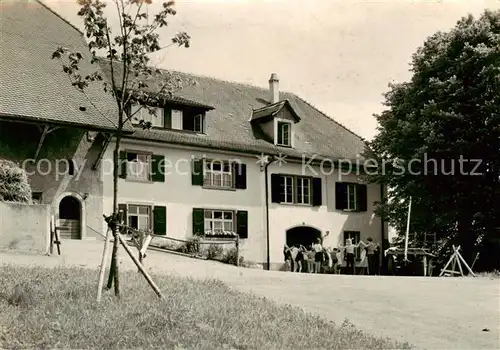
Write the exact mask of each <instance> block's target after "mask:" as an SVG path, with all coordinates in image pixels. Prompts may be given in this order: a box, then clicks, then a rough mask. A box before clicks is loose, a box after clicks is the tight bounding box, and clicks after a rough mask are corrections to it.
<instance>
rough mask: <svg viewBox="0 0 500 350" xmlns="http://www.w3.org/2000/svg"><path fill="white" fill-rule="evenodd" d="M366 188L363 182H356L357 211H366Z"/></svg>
mask: <svg viewBox="0 0 500 350" xmlns="http://www.w3.org/2000/svg"><path fill="white" fill-rule="evenodd" d="M366 190H367V188H366V185H364V184H358V185H357V188H356V193H357V198H356V201H357V203H356V206H357V208H356V209H357V211H367V210H368V208H367V205H368V199H367V191H366Z"/></svg>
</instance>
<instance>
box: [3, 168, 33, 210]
mask: <svg viewBox="0 0 500 350" xmlns="http://www.w3.org/2000/svg"><path fill="white" fill-rule="evenodd" d="M0 202H16V203H24V204H31V186H30V184H29V181H28V176H27V174H26V171H25V170H24V169H22V168H21V167H19V166H18V165H17V164H15V163H14V162H11V161H9V160H5V159H0Z"/></svg>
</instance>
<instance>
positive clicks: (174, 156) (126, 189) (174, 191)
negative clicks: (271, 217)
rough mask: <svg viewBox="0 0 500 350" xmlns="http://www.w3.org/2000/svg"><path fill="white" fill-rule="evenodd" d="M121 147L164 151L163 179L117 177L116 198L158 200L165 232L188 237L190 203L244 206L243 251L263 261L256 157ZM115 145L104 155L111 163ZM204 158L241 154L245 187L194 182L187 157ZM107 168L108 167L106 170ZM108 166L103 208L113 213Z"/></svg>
mask: <svg viewBox="0 0 500 350" xmlns="http://www.w3.org/2000/svg"><path fill="white" fill-rule="evenodd" d="M121 149H122V150H138V151H146V152H151V153H153V154H162V155H164V156H165V159H166V160H165V164H166V169H165V174H166V175H165V182H141V181H135V180H131V179H119V185H118V186H119V190H118V191H119V192H118V193H119V194H118V197H119V200H118V202H119V203H124V204H139V205H140V204H143V205H161V206H165V207H166V217H167V219H166V222H167V230H166V231H167V232H166V235H167V237H172V238H178V239H186V238H188V237H191V236H192V231H193V222H192V215H193V208H205V209H226V210H244V211H247V212H248V238H247V239H241V241H240V244H241V246H240V247H241V254H242V255H243V256H244V258H245V259H247V260H250V261H256V262H262V261H264V256H265V248H266V246H265V243H266V241H265V234H264V226H263V222H264V221H263V212H262V206H261V203H262V198H261V192H262V188H263V187H261V184H260V181H259V179H260V177H261V176H263V175H261V171H260V166H259V165H257V164H256V161H257V158H256V157H252V156H247V157H242V156H241V155H238V154H236V153H234V154H231V153H229V154H224V153H215V152H210V151H206V152H205V151H196V150H192V149H191V150H189V149H182V148H181V149H175V148H172V146H168V148H167V146H166V145H164V144H163V145H162V144H156V145H155V144H153V143H151V144H149V145H147V144H145V143H144V142H141V143H138V142H134V141H128V140H127V141H123V142H122V147H121ZM112 153H113V150H112V148H111V147H110V148H109V149H108V150H107V151H106V154H105V156H104V159H107V160H108V161H106V162H105V163H109V164H111V161H110V160H111V159H112ZM203 156H205V157H207V158H211V159H220V160H236V159H239V160H241V161H242V162H243V163H245V164H246V172H247V188H246V189H234V190H223V189H209V188H204V187H202V186H195V185H192V182H191V164H190V162H191V160H192V159H193V158H201V157H203ZM105 168H108V169H105ZM110 168H111V167H110V166H109V165H108V166H106V165H104V166H103V172H104V173H103V179H104V208H105V211H106V212H111V211H112V207H113V192H112V189H113V178H112V172H111V171H110Z"/></svg>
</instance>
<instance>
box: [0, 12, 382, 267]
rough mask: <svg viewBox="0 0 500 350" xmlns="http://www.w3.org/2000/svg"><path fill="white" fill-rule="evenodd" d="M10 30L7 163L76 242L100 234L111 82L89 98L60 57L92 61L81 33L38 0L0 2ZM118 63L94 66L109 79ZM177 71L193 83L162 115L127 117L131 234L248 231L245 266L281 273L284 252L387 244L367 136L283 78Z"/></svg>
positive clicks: (5, 45)
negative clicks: (19, 167) (261, 83)
mask: <svg viewBox="0 0 500 350" xmlns="http://www.w3.org/2000/svg"><path fill="white" fill-rule="evenodd" d="M0 20H1V31H2V32H1V35H0V40H1V47H0V55H1V60H2V66H1V67H0V77H1V80H2V84H0V157H2V158H7V159H10V160H15V161H17V162H19V163H20V164H23V167H25V169H27V171H28V172H29V174H30V182H31V185H32V188H33V191H34V192H33V193H34V197H35V198H36V199H38V200H39V201H40V202H43V203H45V204H50V205H51V206H52V208H53V213H54V215H55V216H56V218H58V219H59V220H60V224H61V225H62V226H64V227H65V228H66V230H65V234H64V237H65V238H66V239H96V238H100V237H102V235H103V234H104V233H105V232H106V231H105V230H106V226H105V223H104V221H103V220H102V214H103V213H106V214H109V213H111V212H112V203H113V201H112V198H113V176H112V168H111V165H112V159H113V148H114V139H113V129H114V126H113V124H114V123H113V120H116V115H117V112H116V108H115V105H116V103H115V102H114V101H113V99H112V98H111V96H110V95H109V94H106V93H104V92H103V91H102V88H101V86H100V85H96V86H94V87H93V88H92V89H91V90H89V91H88V93H87V96H88V98H87V96H85V95H83V94H81V93H80V92H78V91H77V90H76V89H74V88H73V87H72V86H71V84H70V83H69V81H68V79H67V76H66V75H65V74H64V73H63V72H62V69H61V65H60V62H58V61H57V60H52V59H51V55H52V52H53V51H54V50H55V49H56V48H57V47H58V46H66V47H71V48H74V49H75V48H77V49H78V50H79V51H80V52H82V53H84V55H85V54H86V55H89V52H88V50H87V48H86V43H85V40H84V37H83V35H82V33H81V32H79V30H78V29H76V28H75V27H73V26H72V25H70V24H69V23H67V22H66V21H64V20H63V19H61V18H60V17H59V16H57V14H55V13H54V12H52V11H51V10H50V9H48V8H47V7H45V6H44V5H42V4H40V3H38V2H28V3H9V4H8V5H7V4H5V3H2V15H1V17H0ZM109 67H110V66H109V62H108V61H107V60H105V59H101V60H100V61H99V64H98V65H97V64H96V65H90V63H85V64H84V66H83V67H82V69H84V70H85V71H88V72H89V73H92V72H93V71H95V70H99V71H100V72H102V74H103V75H104V77H105V78H107V79H110V77H111V72H110V69H109ZM174 73H175V74H176V75H178V76H179V77H180V78H181V79H182V80H185V81H194V82H195V84H192V85H187V86H185V87H184V88H183V89H182V90H181V91H179V92H177V93H175V95H174V96H173V97H171V98H168V99H165V100H164V101H163V102H162V103H161V104H159V105H156V106H150V107H151V108H154V109H155V113H154V114H150V113H148V111H147V110H146V109H142V110H141V111H138V109H136V108H138V107H132V108H131V110H129V111H128V113H132V114H134V113H135V114H134V117H133V118H132V119H131V123H130V125H128V126H127V128H126V135H125V136H124V138H123V140H122V143H121V148H120V158H121V166H120V178H119V185H118V186H119V192H118V198H119V203H120V205H119V208H120V210H122V212H123V213H124V217H125V219H126V222H127V224H128V225H130V226H134V227H137V228H139V229H151V230H153V231H154V233H155V234H156V235H165V236H168V237H172V238H177V239H187V238H189V237H193V236H194V235H199V236H201V237H202V238H203V239H205V240H210V239H215V238H217V239H220V238H223V237H225V236H231V235H234V234H237V235H239V237H240V242H241V251H242V255H243V256H244V257H245V259H247V260H251V261H254V262H257V263H261V264H263V265H264V266H265V268H270V269H277V268H279V267H280V266H281V265H282V264H283V246H284V244H288V245H292V244H304V245H309V244H311V243H312V242H313V241H314V240H316V239H317V238H322V239H323V243H324V245H326V246H333V247H335V246H337V245H338V244H344V242H345V239H346V238H349V237H350V238H354V240H355V241H358V240H360V239H365V240H366V238H367V237H372V238H373V239H374V240H375V241H377V242H380V243H382V242H383V240H384V239H386V232H387V230H386V227H385V225H384V224H383V222H382V221H381V219H380V218H378V217H376V216H375V215H374V202H376V201H379V200H380V198H381V187H380V186H379V185H376V184H365V183H363V182H362V179H361V176H360V175H361V174H362V166H359V164H360V163H361V164H362V162H363V160H364V158H363V157H362V154H363V153H364V151H365V147H366V145H365V142H364V141H363V140H362V139H361V138H360V137H359V136H357V135H355V134H354V133H353V132H351V131H350V130H348V129H346V128H345V127H343V126H342V125H340V124H338V123H337V122H335V121H334V120H333V119H331V118H329V117H328V116H326V115H325V114H324V113H322V112H321V111H319V110H318V109H316V108H315V107H313V106H312V105H311V104H309V103H308V102H306V101H304V100H303V99H301V98H300V97H298V96H296V95H294V94H292V93H287V92H282V91H280V89H279V78H278V76H277V74H275V73H272V74H270V73H269V74H270V78H269V81H268V83H269V85H268V88H260V87H254V86H249V85H244V84H239V83H234V82H227V81H222V80H218V79H214V78H209V77H200V76H194V75H191V74H186V73H179V72H174ZM115 74H116V72H115ZM103 116H105V117H103ZM140 120H147V121H149V122H151V125H152V128H151V129H149V130H144V129H143V128H142V127H141V126H140V125H139V122H140ZM61 160H65V161H61ZM61 167H63V169H61ZM348 167H350V168H351V171H348V169H347V168H348ZM44 170H45V171H44Z"/></svg>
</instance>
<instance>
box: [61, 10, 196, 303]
mask: <svg viewBox="0 0 500 350" xmlns="http://www.w3.org/2000/svg"><path fill="white" fill-rule="evenodd" d="M112 2H113V3H114V5H115V7H116V14H117V15H118V19H119V29H118V28H117V29H118V30H117V32H116V33H113V31H112V28H111V26H110V24H109V21H108V18H107V17H106V15H105V13H104V9H105V8H106V4H105V3H104V2H103V1H101V0H77V3H78V5H79V6H80V10H79V11H78V15H79V16H80V17H82V19H83V22H84V27H85V29H84V32H85V35H86V37H87V41H88V48H89V50H90V52H91V55H92V57H90V60H91V63H92V64H99V60H100V58H99V55H101V56H104V57H106V58H107V64H109V68H110V71H111V77H110V79H107V80H105V79H103V77H102V76H101V74H100V72H99V70H98V69H96V71H95V72H93V73H91V74H88V75H87V74H84V73H82V72H81V70H80V69H79V66H80V62H81V61H82V60H84V59H86V58H85V57H84V56H83V54H82V53H80V52H73V51H71V50H70V49H68V48H64V47H59V48H57V49H56V50H55V52H54V53H53V55H52V58H53V59H60V60H61V61H62V69H63V72H64V73H66V74H67V75H68V77H69V79H70V81H71V84H72V85H73V86H74V87H75V88H76V89H78V90H79V91H80V92H81V93H82V94H83V95H85V96H86V98H87V100H88V101H89V103H90V104H91V105H92V106H93V107H94V108H96V109H98V108H97V107H96V105H95V104H94V103H93V102H92V101H91V99H90V98H89V96H88V95H87V94H86V89H87V88H88V87H89V85H90V84H93V83H100V84H102V88H103V91H104V92H105V93H110V94H111V95H112V96H113V99H114V100H115V101H116V104H117V111H118V116H117V118H116V116H115V117H111V118H110V117H109V116H106V115H104V114H103V113H102V112H100V111H99V112H100V114H101V115H102V117H103V118H106V119H107V120H109V121H110V122H112V123H113V125H114V126H115V130H114V131H113V135H112V136H113V137H114V139H115V145H114V151H113V213H112V215H111V217H110V219H111V220H108V225H109V228H110V229H109V230H108V234H109V231H110V230H111V231H112V234H113V237H114V242H113V252H112V258H111V265H110V270H109V278H108V285H107V288H108V289H111V287H112V285H113V284H114V291H115V295H116V296H117V297H119V296H120V284H119V275H118V264H117V254H118V244H119V239H121V237H118V236H119V232H118V228H117V225H116V224H117V223H118V219H119V218H118V200H117V197H118V175H119V168H120V164H119V151H120V142H121V140H122V137H123V134H124V128H125V127H126V126H127V125H128V124H127V123H129V122H130V120H131V118H132V117H134V116H135V114H137V113H138V112H140V111H141V109H143V108H145V109H147V110H148V111H149V113H150V114H154V113H155V110H154V109H152V108H150V107H149V106H154V105H157V104H161V102H162V101H163V100H164V99H165V98H168V97H169V96H171V95H172V94H173V93H174V92H177V91H179V90H180V89H181V88H182V86H183V84H185V83H186V82H183V81H182V80H181V79H179V78H178V77H175V76H174V75H173V74H172V73H170V72H165V71H161V70H160V69H157V68H152V67H151V66H150V65H149V63H150V58H149V55H150V54H151V53H154V52H158V51H160V50H162V49H164V48H166V47H168V46H171V45H177V46H179V47H186V48H187V47H189V39H190V37H189V36H188V35H187V34H186V33H185V32H180V33H177V34H176V35H175V36H174V37H173V38H172V42H171V44H170V45H167V46H164V47H161V46H160V37H159V34H158V33H157V31H158V29H159V28H162V27H165V26H167V18H168V16H173V15H175V14H176V11H175V9H174V8H173V6H174V1H169V2H165V3H163V4H162V7H161V10H160V11H159V12H158V13H156V14H155V15H150V14H148V12H149V11H148V5H150V4H152V0H112ZM150 19H152V20H150ZM152 82H154V83H152ZM153 84H154V85H155V86H152V85H153ZM132 104H138V105H139V106H140V108H138V109H137V110H136V111H135V112H134V113H133V114H132V113H130V112H129V111H130V110H131V109H130V106H131V105H132ZM140 125H141V126H142V127H143V128H144V129H148V128H150V127H151V122H146V121H144V120H141V121H140ZM108 234H107V236H106V243H105V248H104V253H103V254H104V255H106V251H107V245H108V241H109V239H108ZM103 261H104V257H103ZM103 273H104V268H103V266H101V274H100V276H99V281H100V282H99V284H101V283H102V278H103ZM146 278H147V277H146ZM148 281H149V280H148ZM98 288H99V290H98V296H97V299H98V300H99V299H100V294H101V286H100V285H99V287H98Z"/></svg>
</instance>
